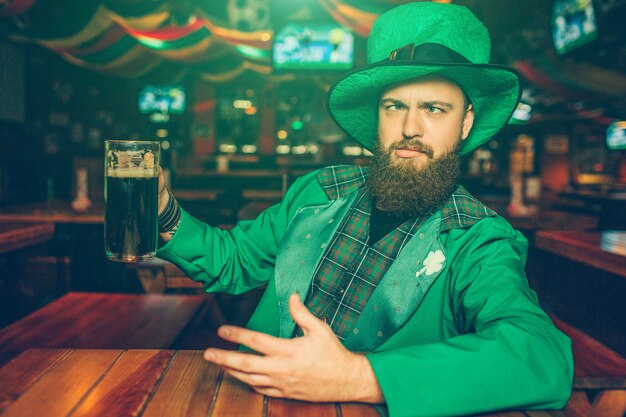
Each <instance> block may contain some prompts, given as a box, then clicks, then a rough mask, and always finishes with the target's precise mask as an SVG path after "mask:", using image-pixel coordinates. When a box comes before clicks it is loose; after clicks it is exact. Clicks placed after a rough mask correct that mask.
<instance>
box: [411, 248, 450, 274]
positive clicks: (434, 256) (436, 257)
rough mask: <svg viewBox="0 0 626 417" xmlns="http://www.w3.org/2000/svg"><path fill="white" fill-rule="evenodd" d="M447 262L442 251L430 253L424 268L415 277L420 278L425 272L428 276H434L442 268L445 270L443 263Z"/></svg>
mask: <svg viewBox="0 0 626 417" xmlns="http://www.w3.org/2000/svg"><path fill="white" fill-rule="evenodd" d="M445 260H446V257H445V256H444V255H443V252H442V251H440V250H436V251H430V253H429V254H428V256H427V257H426V259H425V260H424V262H423V264H424V267H423V268H422V269H420V270H419V271H417V273H416V274H415V277H419V276H420V275H422V274H423V273H424V272H425V273H426V275H432V274H434V273H435V272H439V271H441V268H443V262H444V261H445ZM417 265H418V266H419V262H418V263H417Z"/></svg>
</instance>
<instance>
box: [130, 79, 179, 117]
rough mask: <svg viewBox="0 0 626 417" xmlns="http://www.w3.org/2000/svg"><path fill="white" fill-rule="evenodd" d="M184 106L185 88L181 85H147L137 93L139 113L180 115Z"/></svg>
mask: <svg viewBox="0 0 626 417" xmlns="http://www.w3.org/2000/svg"><path fill="white" fill-rule="evenodd" d="M185 105H186V98H185V87H184V86H182V85H178V84H173V85H163V86H155V85H148V86H146V87H144V88H143V89H142V90H141V91H140V92H139V111H140V112H141V113H164V114H181V113H184V112H185Z"/></svg>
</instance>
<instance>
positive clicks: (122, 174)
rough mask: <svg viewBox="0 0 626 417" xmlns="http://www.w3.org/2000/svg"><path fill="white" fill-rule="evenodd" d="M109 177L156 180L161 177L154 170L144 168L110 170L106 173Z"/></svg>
mask: <svg viewBox="0 0 626 417" xmlns="http://www.w3.org/2000/svg"><path fill="white" fill-rule="evenodd" d="M106 176H107V177H112V178H156V177H158V176H159V174H158V172H155V170H154V169H153V168H151V169H144V168H142V167H132V168H109V169H107V173H106Z"/></svg>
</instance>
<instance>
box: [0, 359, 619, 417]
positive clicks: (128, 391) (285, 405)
mask: <svg viewBox="0 0 626 417" xmlns="http://www.w3.org/2000/svg"><path fill="white" fill-rule="evenodd" d="M622 382H623V383H624V382H626V381H622ZM625 386H626V385H622V390H621V391H619V390H614V391H613V393H614V394H615V393H617V394H618V395H613V398H612V400H613V401H612V404H613V408H612V409H608V411H607V409H605V410H604V411H602V410H598V409H590V408H589V407H588V403H587V406H585V404H584V401H585V397H586V394H585V393H584V392H576V391H575V392H574V393H573V395H572V398H571V400H570V402H569V403H568V405H567V406H566V407H565V409H563V410H556V411H554V410H546V411H511V412H501V413H495V414H489V415H490V416H493V417H550V416H554V417H557V416H559V417H600V416H602V417H622V415H623V411H622V413H621V414H620V411H621V410H625V411H626V408H624V409H620V408H615V404H617V407H620V401H621V404H626V403H625V401H626V395H624V394H626V390H624V387H625ZM619 394H621V395H619ZM598 395H600V396H602V395H603V393H602V392H601V393H600V394H598ZM625 407H626V405H625ZM616 410H617V411H616ZM0 414H1V415H2V417H31V416H52V417H63V416H70V415H71V416H72V417H78V416H81V417H90V416H93V417H105V416H111V417H122V416H141V417H178V416H180V417H183V416H184V417H206V416H209V417H230V416H233V417H235V416H244V417H266V416H269V417H292V416H312V417H313V416H314V417H331V416H332V417H335V416H337V417H342V416H343V417H375V416H378V415H379V414H378V412H377V410H376V408H375V407H373V406H371V405H366V404H354V403H320V404H316V403H307V402H301V401H291V400H281V399H275V398H268V397H263V396H261V395H259V394H257V393H255V392H254V391H252V390H251V389H250V388H248V387H247V386H246V385H244V384H242V383H240V382H238V381H237V380H235V379H233V378H231V377H230V376H228V375H226V374H224V373H223V372H222V371H221V370H220V369H219V368H218V367H217V366H215V365H212V364H209V363H207V362H205V361H204V360H203V359H202V351H196V350H179V351H174V350H117V349H111V350H94V349H85V350H73V349H31V350H27V351H26V352H24V353H22V354H21V355H20V356H19V357H17V358H16V359H15V360H13V361H12V362H10V363H9V364H7V365H6V366H4V367H3V368H2V369H0Z"/></svg>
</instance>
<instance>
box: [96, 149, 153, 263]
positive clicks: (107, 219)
mask: <svg viewBox="0 0 626 417" xmlns="http://www.w3.org/2000/svg"><path fill="white" fill-rule="evenodd" d="M159 156H160V152H159V142H148V141H138V140H107V141H105V142H104V176H105V182H104V249H105V255H106V257H107V259H109V260H111V261H116V262H142V261H147V260H149V259H152V258H153V257H154V254H155V253H156V247H157V238H158V219H157V216H158V211H157V210H158V187H159V184H158V183H159Z"/></svg>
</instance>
